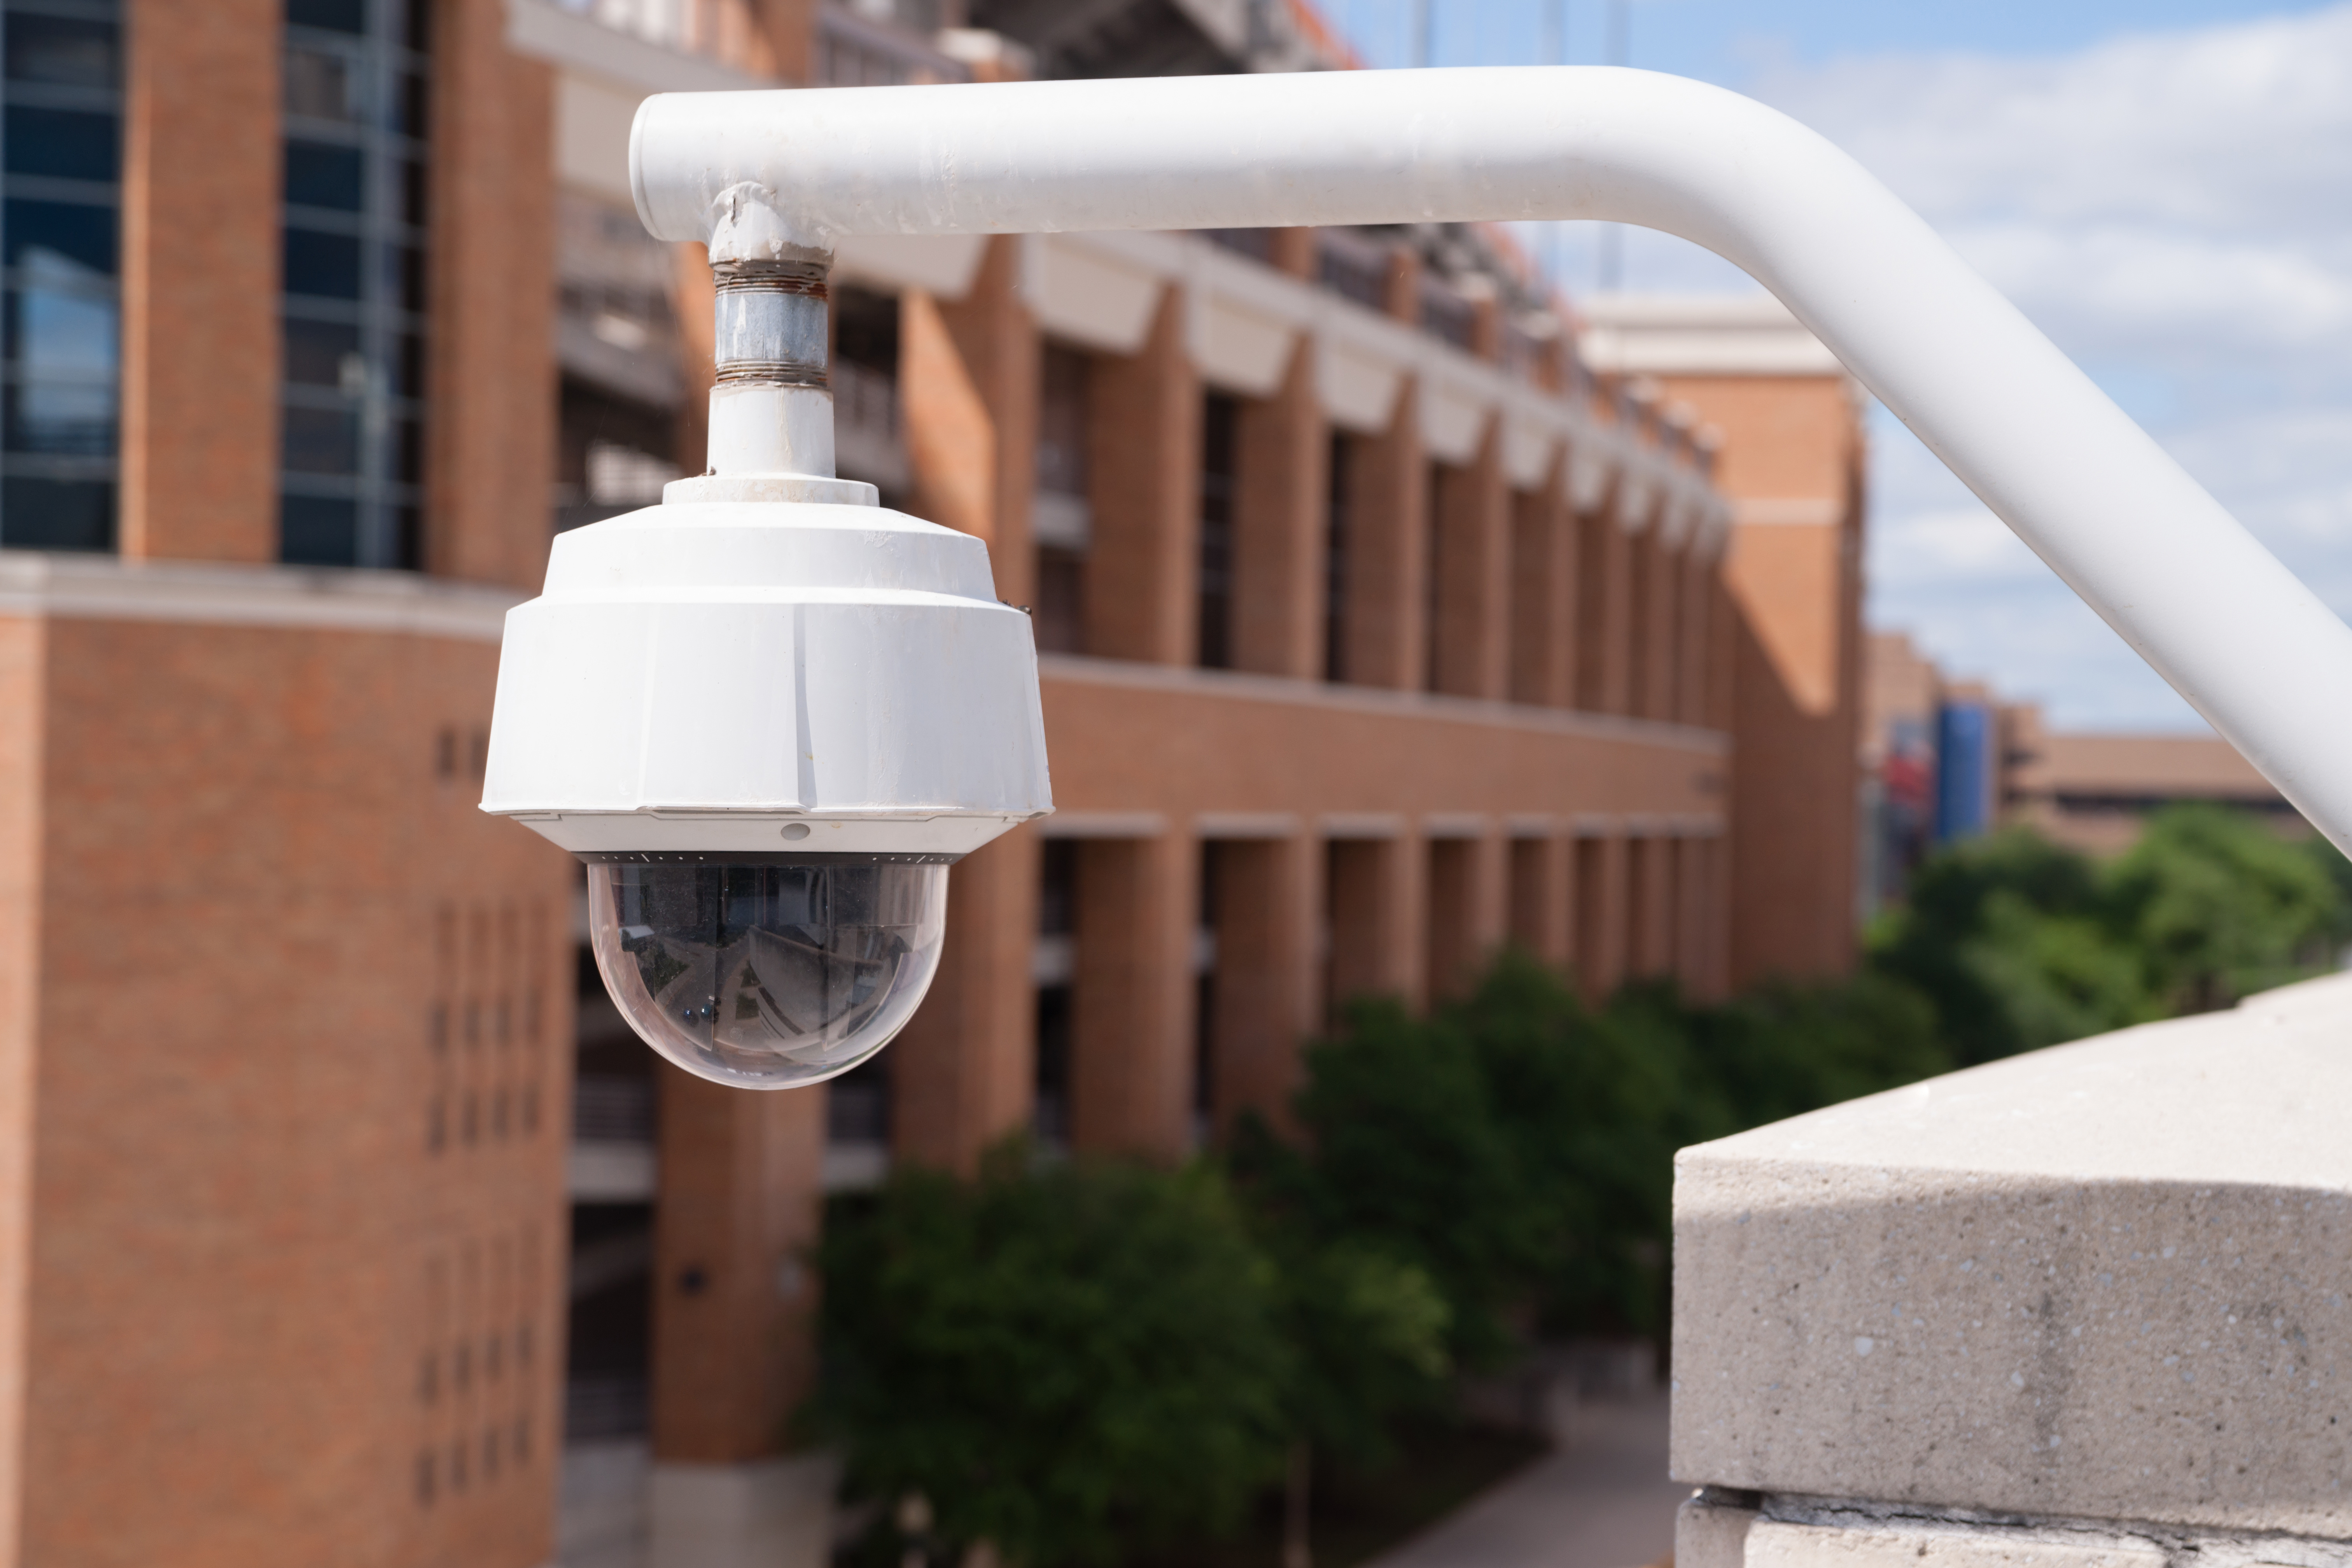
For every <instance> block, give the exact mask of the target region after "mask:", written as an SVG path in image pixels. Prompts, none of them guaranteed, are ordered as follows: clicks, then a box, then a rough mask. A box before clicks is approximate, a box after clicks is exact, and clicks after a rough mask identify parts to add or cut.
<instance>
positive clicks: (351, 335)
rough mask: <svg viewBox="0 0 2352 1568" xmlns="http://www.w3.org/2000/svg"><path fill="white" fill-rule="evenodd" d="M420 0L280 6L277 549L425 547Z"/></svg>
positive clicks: (354, 553)
mask: <svg viewBox="0 0 2352 1568" xmlns="http://www.w3.org/2000/svg"><path fill="white" fill-rule="evenodd" d="M427 9H428V7H427V5H425V0H288V3H287V6H286V58H285V109H286V121H285V124H286V135H285V164H284V172H285V198H286V206H285V228H284V236H285V244H284V253H283V260H284V273H283V287H284V302H283V311H284V318H285V331H286V345H285V354H286V357H285V364H284V374H283V379H282V386H283V395H282V399H281V404H282V416H281V418H282V424H281V432H282V437H283V441H282V445H281V447H280V457H279V468H280V472H279V476H278V555H279V558H280V559H281V560H284V561H287V562H289V563H294V564H298V565H305V566H386V567H407V568H414V567H415V566H417V565H418V564H420V562H421V556H422V547H423V525H422V521H421V510H420V509H421V507H422V504H423V500H424V481H425V474H424V413H425V408H424V402H425V179H426V170H425V131H426V118H425V117H426V112H427V108H426V77H427V64H426V60H425V31H424V29H425V15H426V11H427Z"/></svg>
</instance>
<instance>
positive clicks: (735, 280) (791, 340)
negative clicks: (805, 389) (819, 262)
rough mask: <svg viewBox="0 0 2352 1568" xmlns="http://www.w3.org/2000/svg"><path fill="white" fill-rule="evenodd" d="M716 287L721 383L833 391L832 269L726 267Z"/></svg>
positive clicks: (782, 264)
mask: <svg viewBox="0 0 2352 1568" xmlns="http://www.w3.org/2000/svg"><path fill="white" fill-rule="evenodd" d="M710 273H711V279H712V281H713V283H714V284H715V285H716V295H717V299H716V303H715V306H714V312H713V314H714V324H715V327H716V332H715V334H714V339H713V342H714V347H713V351H712V356H711V357H712V358H713V360H714V361H716V363H717V369H718V373H719V381H720V382H722V383H728V384H761V385H768V386H812V387H823V386H824V385H825V384H826V375H825V367H826V364H827V363H828V361H829V359H830V357H831V356H830V353H829V345H828V342H827V339H828V337H829V335H830V334H829V332H828V330H827V322H828V310H827V292H826V287H825V269H824V268H823V267H819V266H815V265H814V264H812V263H809V262H803V261H724V262H720V263H719V264H718V265H716V266H714V267H713V268H711V269H710Z"/></svg>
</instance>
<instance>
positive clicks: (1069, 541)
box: [1032, 343, 1094, 653]
mask: <svg viewBox="0 0 2352 1568" xmlns="http://www.w3.org/2000/svg"><path fill="white" fill-rule="evenodd" d="M1039 370H1040V374H1039V377H1038V379H1039V383H1040V385H1039V389H1038V391H1039V397H1038V409H1037V498H1036V502H1035V506H1034V511H1033V513H1032V519H1033V522H1034V532H1035V535H1036V540H1037V615H1036V620H1035V623H1034V625H1035V626H1036V632H1037V648H1038V651H1039V652H1041V653H1084V652H1086V651H1087V553H1088V552H1090V550H1091V549H1092V548H1093V543H1094V509H1093V506H1092V504H1091V502H1090V501H1089V500H1088V499H1087V482H1088V468H1087V380H1088V377H1087V356H1086V355H1085V354H1083V353H1079V352H1078V351H1077V350H1076V349H1070V348H1065V347H1063V346H1062V345H1060V344H1059V343H1048V344H1046V345H1045V354H1044V356H1043V363H1042V364H1041V365H1040V367H1039Z"/></svg>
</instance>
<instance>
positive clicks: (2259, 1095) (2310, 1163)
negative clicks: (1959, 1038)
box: [1676, 974, 2352, 1201]
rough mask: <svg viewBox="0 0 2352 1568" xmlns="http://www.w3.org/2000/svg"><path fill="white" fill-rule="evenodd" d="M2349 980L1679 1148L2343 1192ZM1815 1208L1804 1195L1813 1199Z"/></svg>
mask: <svg viewBox="0 0 2352 1568" xmlns="http://www.w3.org/2000/svg"><path fill="white" fill-rule="evenodd" d="M2347 1010H2352V974H2342V975H2330V976H2328V977H2326V978H2325V979H2321V980H2316V981H2312V982H2307V983H2305V984H2301V985H2296V986H2291V987H2287V988H2285V989H2284V990H2281V991H2278V992H2272V993H2265V994H2262V995H2258V996H2253V997H2249V998H2248V999H2247V1000H2246V1002H2245V1003H2244V1004H2243V1005H2241V1006H2240V1007H2238V1008H2236V1009H2234V1010H2232V1011H2230V1012H2224V1013H2208V1014H2203V1015H2200V1016H2195V1017H2189V1018H2176V1019H2172V1020H2170V1021H2168V1022H2165V1023H2161V1024H2147V1025H2143V1026H2140V1027H2138V1028H2136V1029H2125V1030H2121V1031H2119V1032H2117V1033H2115V1034H2111V1035H2101V1036H2098V1037H2095V1038H2092V1039H2088V1040H2081V1041H2077V1042H2076V1043H2074V1044H2073V1045H2067V1046H2053V1047H2050V1048H2049V1049H2047V1050H2041V1051H2033V1052H2030V1053H2028V1054H2027V1055H2024V1056H2021V1057H2012V1058H2009V1059H2008V1060H2006V1061H1999V1062H1992V1063H1990V1064H1988V1065H1986V1066H1984V1067H1979V1068H1969V1069H1967V1070H1965V1071H1962V1072H1956V1073H1951V1074H1948V1075H1947V1076H1945V1077H1942V1078H1937V1079H1929V1080H1928V1081H1927V1082H1926V1083H1919V1084H1914V1085H1912V1086H1911V1087H1909V1088H1907V1089H1893V1090H1890V1091H1888V1092H1887V1093H1885V1094H1875V1095H1871V1096H1869V1097H1867V1098H1865V1099H1863V1100H1850V1101H1848V1102H1847V1103H1845V1104H1843V1105H1835V1106H1832V1107H1830V1108H1829V1109H1828V1110H1817V1111H1814V1112H1812V1113H1811V1115H1807V1116H1798V1117H1792V1118H1790V1120H1788V1121H1780V1122H1776V1123H1774V1124H1773V1125H1771V1126H1769V1127H1759V1128H1757V1129H1756V1130H1755V1131H1749V1132H1742V1133H1739V1134H1738V1135H1736V1136H1734V1137H1730V1138H1725V1139H1719V1140H1717V1142H1712V1143H1702V1144H1698V1145H1697V1146H1696V1147H1694V1148H1690V1149H1685V1150H1684V1151H1683V1152H1682V1154H1681V1155H1680V1156H1679V1157H1678V1159H1677V1161H1676V1165H1677V1167H1678V1168H1681V1169H1686V1170H1696V1169H1697V1168H1700V1167H1726V1168H1727V1167H1731V1166H1745V1167H1749V1168H1756V1167H1760V1166H1763V1165H1767V1164H1772V1165H1780V1164H1787V1165H1790V1166H1803V1167H1809V1168H1818V1167H1827V1166H1860V1167H1865V1168H1879V1169H1885V1170H1937V1171H1965V1172H1969V1173H1979V1174H1983V1175H1987V1176H1992V1175H1999V1174H2002V1173H2018V1174H2021V1175H2032V1176H2042V1177H2064V1178H2068V1179H2073V1180H2080V1181H2096V1180H2105V1181H2191V1182H2260V1183H2275V1184H2280V1185H2283V1186H2290V1187H2296V1188H2315V1189H2325V1190H2327V1191H2332V1192H2352V1137H2347V1136H2346V1131H2345V1129H2346V1128H2347V1125H2352V1052H2347V1051H2346V1050H2345V1049H2344V1039H2343V1032H2342V1030H2341V1028H2340V1027H2338V1026H2337V1024H2338V1022H2339V1015H2341V1014H2342V1013H2343V1012H2345V1011H2347ZM1809 1201H1810V1200H1809Z"/></svg>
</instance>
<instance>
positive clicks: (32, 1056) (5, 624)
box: [0, 616, 49, 1568]
mask: <svg viewBox="0 0 2352 1568" xmlns="http://www.w3.org/2000/svg"><path fill="white" fill-rule="evenodd" d="M48 626H49V623H48V622H47V621H46V620H40V619H34V618H30V617H18V616H11V617H9V618H7V619H5V620H0V715H5V718H4V719H0V867H5V871H0V910H5V919H0V1564H5V1565H6V1568H17V1564H18V1563H20V1562H21V1561H22V1559H21V1557H20V1555H19V1552H20V1551H21V1546H20V1542H22V1541H23V1539H24V1527H23V1519H24V1514H25V1495H24V1493H25V1475H24V1471H25V1426H26V1408H25V1407H26V1385H27V1384H28V1383H29V1382H30V1372H31V1369H30V1368H29V1367H28V1366H27V1365H26V1342H27V1340H28V1338H29V1335H28V1333H27V1329H28V1326H29V1325H28V1323H27V1321H26V1320H27V1317H28V1311H27V1308H28V1304H29V1299H30V1295H31V1285H32V1273H33V1268H32V1249H33V1193H34V1183H33V1129H34V1120H33V1118H34V1110H35V1100H36V1099H37V1095H36V1092H35V1090H36V1084H37V1079H38V1066H39V1059H40V1021H41V973H40V966H41V909H42V897H41V870H42V856H41V839H42V817H43V811H42V804H43V803H42V793H43V792H42V772H43V762H44V760H45V759H44V756H43V752H44V750H45V748H44V747H43V745H42V743H41V742H42V735H43V731H44V730H45V729H46V728H47V725H46V723H45V721H44V714H45V711H46V702H47V691H46V689H45V688H46V686H47V679H46V677H47V670H46V665H47V645H48V637H47V629H48Z"/></svg>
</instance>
